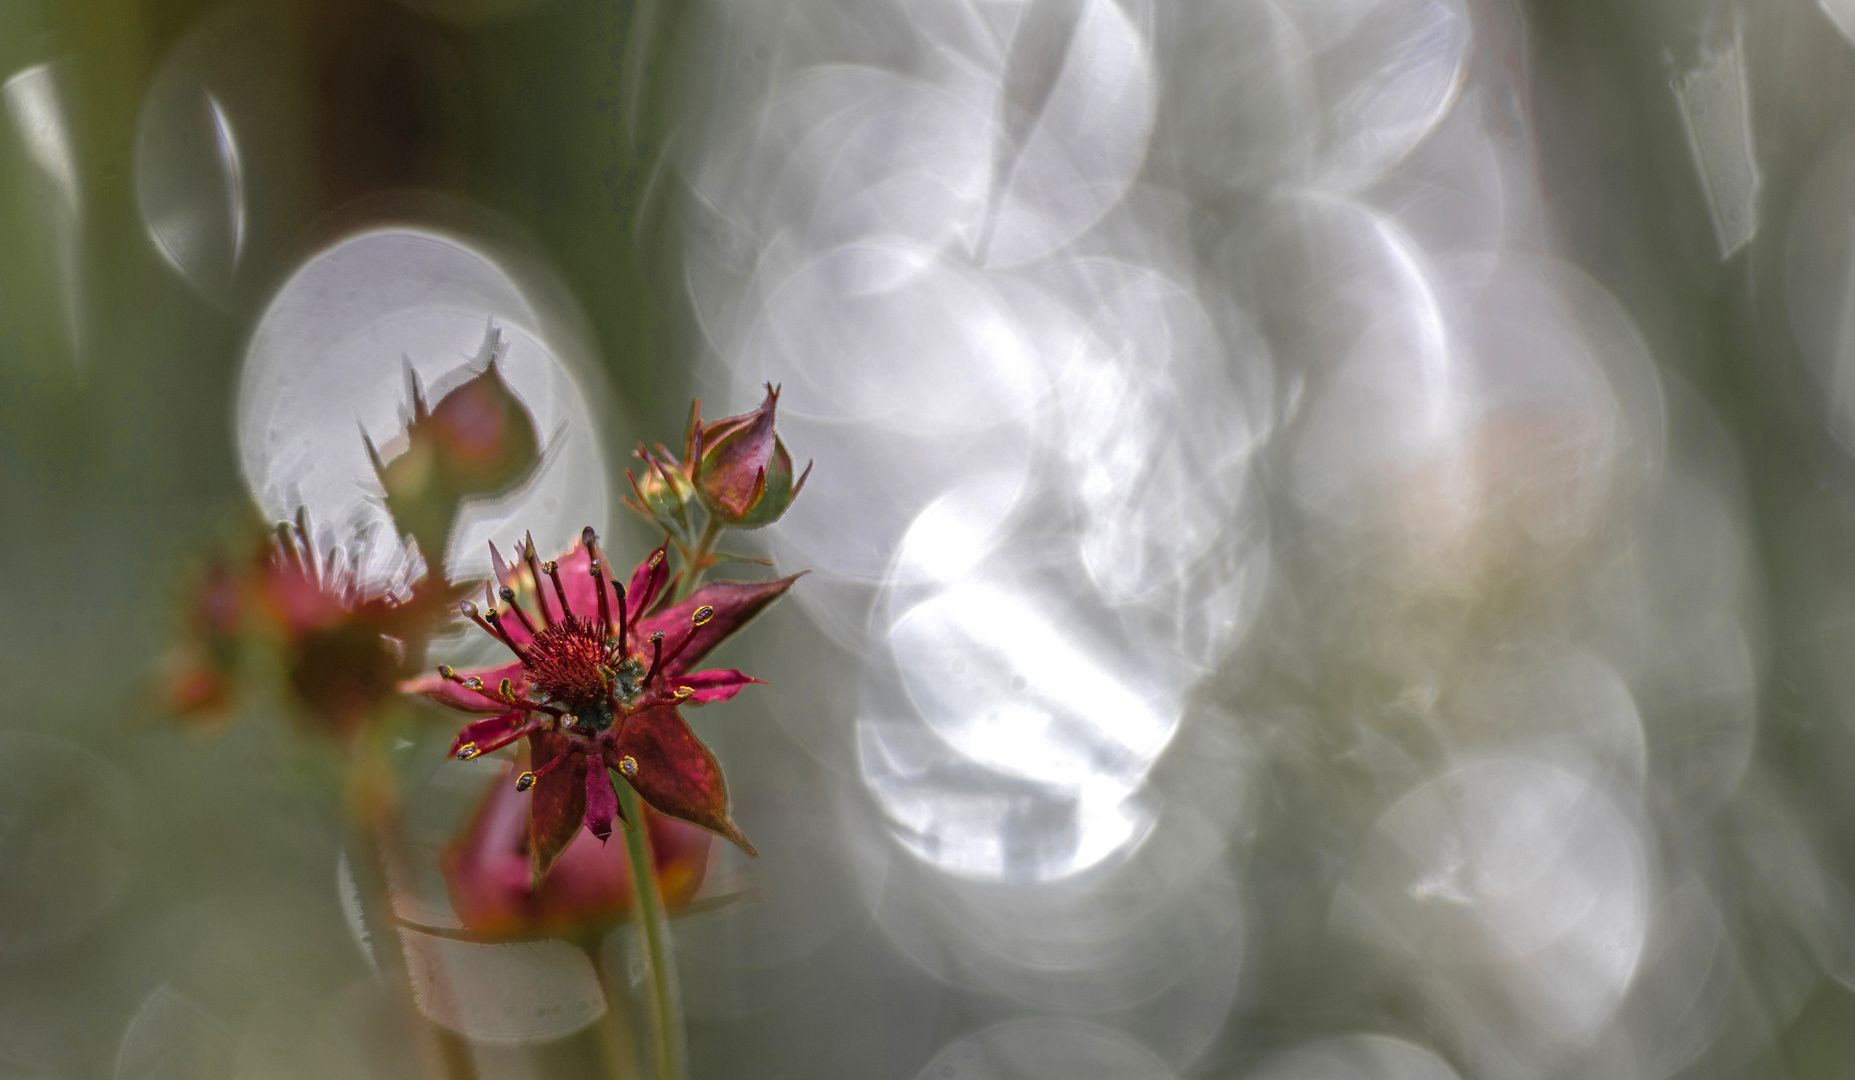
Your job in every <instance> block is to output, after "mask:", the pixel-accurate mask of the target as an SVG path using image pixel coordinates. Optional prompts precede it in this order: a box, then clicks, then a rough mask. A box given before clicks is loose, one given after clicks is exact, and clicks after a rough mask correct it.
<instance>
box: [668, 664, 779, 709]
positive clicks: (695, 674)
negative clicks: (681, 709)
mask: <svg viewBox="0 0 1855 1080" xmlns="http://www.w3.org/2000/svg"><path fill="white" fill-rule="evenodd" d="M748 683H760V684H762V685H764V684H765V683H766V680H765V679H756V678H754V677H753V676H752V675H743V674H741V673H740V672H738V671H735V670H734V669H732V668H715V669H714V670H712V671H690V672H685V673H683V674H681V675H678V676H676V678H675V679H674V680H673V681H672V686H671V689H673V690H677V691H681V690H682V689H683V688H684V687H688V688H689V689H691V690H693V691H695V693H693V694H691V695H689V696H688V697H686V698H683V699H682V704H684V705H707V704H708V703H709V702H711V701H727V700H728V699H729V698H731V697H733V696H734V695H736V694H738V693H740V692H741V687H743V686H746V685H747V684H748Z"/></svg>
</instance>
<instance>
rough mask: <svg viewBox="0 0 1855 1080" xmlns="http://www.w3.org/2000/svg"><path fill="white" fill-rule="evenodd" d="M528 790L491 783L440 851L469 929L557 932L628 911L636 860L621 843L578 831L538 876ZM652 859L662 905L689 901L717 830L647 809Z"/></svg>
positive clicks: (447, 885) (509, 933)
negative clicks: (461, 830)
mask: <svg viewBox="0 0 1855 1080" xmlns="http://www.w3.org/2000/svg"><path fill="white" fill-rule="evenodd" d="M532 797H533V796H532V794H531V793H526V792H521V791H517V790H516V788H515V785H514V784H511V783H506V782H504V783H497V784H492V785H490V789H489V791H487V792H486V793H485V794H484V798H483V802H482V803H481V804H479V805H478V807H477V811H476V814H475V815H474V816H473V817H472V818H471V820H470V827H469V828H468V829H466V830H465V832H464V835H463V836H461V837H459V838H458V840H457V842H456V843H454V844H452V845H451V846H450V847H448V848H446V849H445V851H444V853H443V855H442V856H440V858H439V866H440V867H441V868H442V869H443V871H444V883H445V888H446V890H447V891H448V892H449V893H450V894H451V906H452V907H453V908H454V909H456V911H457V917H458V921H460V922H462V923H463V924H464V927H465V929H468V930H473V931H475V932H477V933H480V934H487V935H491V936H497V937H515V936H527V935H532V934H543V933H548V932H550V931H556V930H559V929H561V928H563V927H568V926H573V925H576V924H579V923H585V922H589V921H593V920H598V919H609V918H614V917H618V916H622V915H624V914H626V913H627V912H629V911H630V910H631V906H632V902H633V899H632V898H633V893H632V887H631V865H630V863H629V862H628V861H627V860H626V856H625V847H624V845H622V844H602V843H599V842H598V841H596V840H595V839H594V838H593V836H592V835H591V834H590V833H587V832H585V831H581V832H579V833H576V834H575V835H574V838H573V840H572V841H570V842H569V843H568V844H567V847H566V849H565V850H563V851H562V852H561V853H560V857H559V858H557V859H556V860H555V861H554V868H553V869H552V870H551V871H549V873H548V875H547V876H546V877H544V878H542V879H541V880H539V881H536V880H535V877H534V863H533V860H532V858H531V857H530V854H529V846H530V841H529V835H528V806H529V800H530V799H531V798H532ZM644 821H645V827H646V828H648V829H649V830H650V837H651V843H650V850H651V865H652V868H653V869H654V870H655V871H656V874H655V876H656V878H657V886H658V888H659V889H660V890H661V891H662V893H663V901H664V905H665V906H666V907H668V908H672V909H674V908H676V907H679V906H681V905H683V904H686V903H688V902H689V900H690V899H691V898H692V897H694V896H695V894H696V891H697V890H698V889H700V888H701V887H702V879H703V877H704V876H705V875H706V874H707V872H708V861H709V851H710V848H711V847H712V841H713V840H714V837H713V836H712V835H711V834H710V833H709V832H708V830H706V829H701V828H698V827H696V826H694V825H690V824H686V823H684V822H681V821H678V820H676V819H675V818H670V817H665V816H664V815H662V814H659V813H657V812H656V811H654V810H650V809H646V810H645V812H644Z"/></svg>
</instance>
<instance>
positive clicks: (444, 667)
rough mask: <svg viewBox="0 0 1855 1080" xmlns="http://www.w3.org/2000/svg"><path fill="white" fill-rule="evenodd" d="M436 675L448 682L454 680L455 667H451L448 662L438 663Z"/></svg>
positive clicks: (455, 675) (455, 679) (455, 678)
mask: <svg viewBox="0 0 1855 1080" xmlns="http://www.w3.org/2000/svg"><path fill="white" fill-rule="evenodd" d="M438 677H439V678H440V679H445V680H448V681H450V682H456V681H457V669H456V668H454V667H452V666H451V665H449V664H439V665H438Z"/></svg>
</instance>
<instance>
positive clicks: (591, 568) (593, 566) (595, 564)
mask: <svg viewBox="0 0 1855 1080" xmlns="http://www.w3.org/2000/svg"><path fill="white" fill-rule="evenodd" d="M602 569H603V567H601V566H600V565H599V560H598V559H594V560H592V561H591V562H589V563H587V564H586V572H587V573H589V574H591V575H592V576H594V577H598V576H599V571H600V570H602Z"/></svg>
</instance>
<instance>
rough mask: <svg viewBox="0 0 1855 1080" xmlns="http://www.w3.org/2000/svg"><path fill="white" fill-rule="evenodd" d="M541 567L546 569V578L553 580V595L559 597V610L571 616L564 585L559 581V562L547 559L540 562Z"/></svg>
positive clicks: (571, 608) (571, 612)
mask: <svg viewBox="0 0 1855 1080" xmlns="http://www.w3.org/2000/svg"><path fill="white" fill-rule="evenodd" d="M541 569H543V570H545V571H547V576H548V578H549V579H550V580H552V581H553V582H554V595H555V596H558V597H560V610H561V612H562V613H563V614H565V615H566V616H567V617H568V618H572V617H573V607H572V606H571V605H569V604H568V603H567V590H566V587H565V586H563V585H561V583H560V564H559V563H557V562H555V561H554V560H553V559H549V560H548V561H547V562H544V563H542V564H541Z"/></svg>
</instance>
